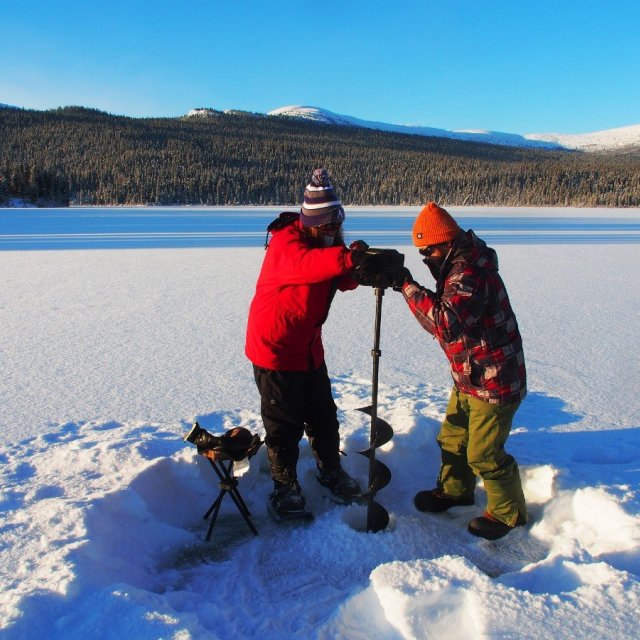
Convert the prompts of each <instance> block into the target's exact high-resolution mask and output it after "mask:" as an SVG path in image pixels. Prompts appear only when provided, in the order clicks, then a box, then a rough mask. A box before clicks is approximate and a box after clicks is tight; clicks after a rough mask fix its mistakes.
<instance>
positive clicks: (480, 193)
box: [0, 107, 640, 207]
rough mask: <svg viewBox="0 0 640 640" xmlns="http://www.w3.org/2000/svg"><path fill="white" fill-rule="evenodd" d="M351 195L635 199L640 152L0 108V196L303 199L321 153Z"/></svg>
mask: <svg viewBox="0 0 640 640" xmlns="http://www.w3.org/2000/svg"><path fill="white" fill-rule="evenodd" d="M320 165H323V166H326V167H327V168H328V169H329V171H330V173H331V175H332V177H333V181H334V184H335V186H336V190H337V192H338V194H339V196H340V197H341V199H342V201H343V202H344V203H345V204H347V205H355V204H360V205H419V204H422V203H424V202H425V201H426V200H427V199H433V200H437V201H438V202H442V203H444V204H448V205H462V204H469V205H509V206H524V205H530V206H554V205H555V206H558V205H560V206H569V205H571V206H612V207H630V206H639V205H640V154H638V153H628V154H626V155H613V154H595V153H590V154H586V153H575V152H559V151H546V150H537V149H522V148H514V147H504V146H498V145H489V144H480V143H475V142H463V141H457V140H447V139H442V138H428V137H424V136H416V135H405V134H394V133H387V132H381V131H374V130H369V129H360V128H351V127H343V126H332V125H322V124H316V123H310V122H304V121H300V120H295V119H290V118H274V117H267V116H259V115H255V114H248V113H242V112H240V113H238V112H234V113H230V114H224V113H216V114H214V116H213V117H207V118H199V117H191V118H162V119H155V118H150V119H146V118H127V117H122V116H113V115H109V114H106V113H103V112H100V111H96V110H92V109H85V108H80V107H66V108H63V109H56V110H53V111H31V110H23V109H13V108H8V109H0V203H1V202H6V201H7V200H8V199H9V198H12V197H17V198H24V199H28V200H30V201H32V202H35V203H39V204H43V205H50V204H54V203H55V204H59V205H68V204H72V205H133V204H148V205H186V204H189V205H282V206H287V205H295V204H299V203H300V201H301V199H302V192H303V190H304V185H305V183H306V182H307V180H308V178H309V177H310V175H311V171H312V170H313V168H314V167H317V166H320Z"/></svg>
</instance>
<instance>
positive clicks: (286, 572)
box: [0, 219, 640, 640]
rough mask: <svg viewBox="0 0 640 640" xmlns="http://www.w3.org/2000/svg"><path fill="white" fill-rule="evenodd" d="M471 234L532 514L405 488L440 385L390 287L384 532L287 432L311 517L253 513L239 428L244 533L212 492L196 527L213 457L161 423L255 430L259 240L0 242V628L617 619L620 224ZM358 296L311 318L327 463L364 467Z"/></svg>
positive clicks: (433, 357) (636, 507)
mask: <svg viewBox="0 0 640 640" xmlns="http://www.w3.org/2000/svg"><path fill="white" fill-rule="evenodd" d="M347 226H348V219H347ZM494 246H495V247H496V249H497V251H498V254H499V257H500V263H501V272H502V274H503V277H504V279H505V282H506V284H507V287H508V290H509V293H510V297H511V300H512V303H513V306H514V308H515V310H516V313H517V315H518V320H519V323H520V328H521V331H522V334H523V338H524V345H525V353H526V357H527V365H528V373H529V388H530V392H529V395H528V397H527V399H526V400H525V402H524V403H523V405H522V407H521V408H520V410H519V412H518V413H517V414H516V418H515V422H514V428H513V432H512V435H511V437H510V439H509V441H508V443H507V448H508V450H509V451H510V452H511V453H513V454H514V455H515V457H516V458H517V460H518V462H519V464H520V467H521V471H522V475H523V482H524V491H525V494H526V496H527V500H528V505H529V509H530V516H531V521H530V523H529V524H528V525H527V526H526V527H522V528H518V529H516V530H515V531H514V532H512V533H510V534H509V535H508V536H507V537H506V538H504V539H502V540H498V541H496V542H488V541H483V540H479V539H477V538H473V537H472V536H470V535H469V534H468V533H467V531H466V525H467V522H468V521H469V519H470V518H472V517H474V516H476V515H478V513H480V512H481V511H482V509H483V505H484V500H485V498H484V492H483V490H482V488H481V486H479V487H478V489H477V491H476V505H475V506H473V507H459V508H455V509H452V510H450V511H449V512H447V513H444V514H439V515H426V514H422V513H418V512H417V511H416V510H415V509H414V508H413V505H412V498H413V495H414V494H415V492H416V491H418V490H420V489H424V488H428V487H431V486H433V484H434V480H435V476H436V474H437V470H438V463H439V452H438V449H437V446H436V443H435V435H436V433H437V430H438V427H439V422H440V420H441V419H442V417H443V412H444V409H445V406H446V402H447V398H448V394H449V390H450V385H451V382H450V378H449V374H448V366H447V363H446V361H445V358H444V355H443V354H442V352H441V350H440V348H439V347H438V345H437V343H435V342H434V341H433V340H432V339H431V338H430V337H429V335H428V334H426V333H425V332H424V331H423V330H422V329H421V328H420V327H419V326H418V324H417V322H416V321H415V320H414V319H413V317H412V316H411V315H410V313H409V311H408V309H407V308H406V305H405V303H404V302H403V300H402V299H401V296H400V294H397V293H394V292H391V291H389V292H387V294H386V295H385V297H384V303H383V320H382V343H381V347H382V358H381V362H380V391H379V414H380V416H381V417H383V418H384V419H385V420H387V421H388V422H389V423H390V424H391V425H392V426H393V428H394V430H395V436H394V438H393V440H392V441H391V442H390V443H388V444H387V445H385V446H384V447H383V448H382V449H380V450H379V458H380V459H381V460H383V461H384V462H385V463H386V464H387V465H388V466H389V467H390V469H391V471H392V473H393V477H392V481H391V483H390V484H389V485H388V486H387V487H385V488H384V489H383V490H381V491H380V492H379V493H378V496H377V500H378V501H379V502H380V503H381V504H383V505H384V506H385V507H386V508H387V510H388V511H389V512H390V514H391V523H390V526H389V527H388V529H386V530H385V531H384V532H380V533H377V534H372V533H365V532H364V531H363V528H364V513H363V509H362V508H361V507H353V506H352V507H346V508H345V507H341V506H338V505H336V504H334V503H333V502H331V501H330V500H328V499H327V498H326V496H325V495H324V493H323V490H322V488H321V487H320V485H319V484H318V483H317V482H316V480H315V477H314V463H313V460H312V457H311V454H310V451H309V448H308V445H307V444H306V440H305V441H303V444H302V451H301V459H300V463H299V467H298V469H299V475H300V479H301V484H302V487H303V490H304V492H305V495H306V496H307V501H308V505H309V507H310V508H311V510H312V511H313V512H314V513H315V515H316V518H315V520H314V521H313V522H312V523H308V524H304V525H284V526H283V525H277V524H275V523H274V522H272V521H271V519H270V518H269V517H268V514H267V511H266V501H267V496H268V494H269V491H270V488H271V482H270V476H269V474H268V470H267V467H268V465H267V461H266V451H265V448H264V447H262V448H261V450H260V451H259V453H258V455H257V456H256V457H255V458H253V459H252V460H251V464H250V466H249V467H248V468H245V469H244V470H241V475H240V478H239V489H240V492H241V493H242V495H243V496H244V498H245V499H246V500H247V502H248V505H249V508H250V509H251V511H252V512H253V514H254V522H255V524H256V526H257V528H258V530H259V535H258V536H253V534H251V532H250V531H249V529H248V528H247V527H246V525H245V523H244V522H243V521H242V519H241V517H240V516H239V514H238V513H237V511H236V509H235V507H234V505H233V504H232V503H231V501H230V500H228V499H225V501H224V502H223V508H222V512H221V515H220V518H219V521H218V523H217V524H216V527H215V529H214V534H213V538H212V540H211V542H205V541H204V536H205V532H206V529H207V522H206V521H204V520H203V519H202V516H203V514H204V512H205V511H206V510H207V508H208V507H209V505H210V504H211V502H212V501H213V500H214V498H215V497H216V495H217V492H218V487H217V479H216V478H215V476H214V474H213V471H212V469H211V467H210V466H209V465H208V464H207V461H206V460H205V459H204V458H202V457H201V456H198V455H197V454H196V451H195V449H194V447H193V446H191V445H188V444H186V443H184V442H183V441H182V439H181V438H182V436H183V435H184V433H185V432H186V431H187V430H188V428H189V425H190V423H191V422H192V421H193V420H194V419H198V420H199V421H200V423H201V424H202V425H203V426H204V427H205V428H207V429H208V430H209V431H211V432H213V433H222V432H224V431H225V430H227V429H229V428H231V427H232V426H243V427H246V428H248V429H250V430H251V431H253V432H256V433H261V434H262V433H263V430H262V425H261V421H260V416H259V398H258V394H257V391H256V390H255V385H254V382H253V379H252V372H251V366H250V363H249V362H248V361H247V360H246V359H245V357H244V354H243V342H244V328H245V322H246V315H247V309H248V305H249V302H250V299H251V297H252V293H253V289H254V284H255V280H256V277H257V274H258V271H259V268H260V264H261V261H262V257H263V255H264V254H263V251H262V249H260V248H255V249H253V248H234V249H231V248H224V249H156V250H149V249H144V250H141V249H131V250H123V249H106V250H85V251H55V250H52V251H13V252H8V251H7V252H1V253H0V280H1V281H2V283H3V284H2V288H1V289H0V326H2V342H1V344H0V362H1V366H2V371H3V376H2V379H1V381H0V391H1V395H0V397H1V398H2V402H1V403H0V421H1V424H2V432H1V435H0V442H2V446H1V447H0V474H1V478H2V480H1V484H0V530H1V531H2V537H1V539H0V545H1V548H2V555H1V559H0V629H1V630H2V635H3V638H6V639H7V640H14V639H18V638H20V639H28V640H31V639H33V640H35V639H36V638H38V639H40V638H50V639H65V640H69V639H75V638H78V639H80V638H82V639H87V638H114V639H115V638H125V637H126V638H136V639H146V638H149V639H151V638H175V639H186V638H262V639H279V638H284V637H287V638H301V639H303V638H304V639H308V638H319V639H320V638H321V639H329V638H349V639H362V640H364V639H370V638H376V639H385V640H397V639H400V638H447V639H449V640H451V639H455V638H465V639H469V638H471V639H489V638H496V639H497V638H536V639H541V638H542V639H545V638H548V639H562V638H567V639H574V638H581V637H588V638H593V639H598V638H608V639H609V638H635V637H637V617H638V607H639V604H640V501H639V496H638V488H639V486H640V439H639V438H638V429H639V428H640V415H639V411H638V400H637V398H638V386H637V384H638V383H637V381H638V379H640V370H639V366H638V355H637V349H636V348H635V344H636V342H637V331H638V319H639V318H638V299H639V298H640V285H639V284H638V283H639V282H640V277H639V276H640V273H639V269H638V265H639V263H638V257H637V252H638V249H637V246H635V245H634V244H610V245H606V244H599V245H597V246H594V245H588V244H577V245H573V244H566V245H563V244H554V245H537V244H528V245H527V244H525V245H494ZM398 248H399V249H400V250H402V251H405V252H406V254H407V264H408V266H409V268H410V269H411V271H412V272H413V274H414V276H415V277H416V279H418V280H419V281H421V282H423V283H424V284H430V283H431V279H430V277H429V276H428V275H427V273H426V270H425V268H424V266H423V265H422V264H421V262H420V261H419V256H417V255H416V254H415V251H414V250H413V249H412V248H411V247H407V246H398ZM374 301H375V299H374V296H373V292H372V290H371V289H368V288H359V289H358V290H356V291H354V292H347V293H344V294H340V295H338V296H336V299H335V301H334V306H333V308H332V311H331V314H330V317H329V320H328V323H327V325H326V327H325V331H324V335H325V346H326V350H327V357H328V366H329V371H330V373H331V375H332V382H333V387H334V391H335V396H336V401H337V404H338V407H339V416H340V419H341V424H342V448H343V449H344V451H345V452H346V453H347V457H346V458H344V466H345V468H347V469H348V470H349V471H350V472H351V473H352V474H353V475H355V476H357V477H358V478H360V479H361V480H362V481H365V480H366V477H367V475H366V474H367V461H366V460H365V458H363V457H362V456H359V455H358V454H357V451H359V450H362V449H364V448H365V447H366V446H367V443H368V436H369V423H368V418H367V416H365V415H364V414H362V413H360V412H358V411H356V410H355V409H356V408H357V407H361V406H365V405H367V404H368V403H369V400H370V393H371V356H370V350H371V344H372V340H373V316H374Z"/></svg>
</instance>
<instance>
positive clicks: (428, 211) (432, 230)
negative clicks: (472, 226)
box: [413, 202, 460, 247]
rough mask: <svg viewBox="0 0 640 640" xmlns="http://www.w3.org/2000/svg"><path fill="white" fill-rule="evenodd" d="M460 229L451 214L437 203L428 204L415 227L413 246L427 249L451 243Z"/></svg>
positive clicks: (417, 219) (419, 215)
mask: <svg viewBox="0 0 640 640" xmlns="http://www.w3.org/2000/svg"><path fill="white" fill-rule="evenodd" d="M458 233H460V227H459V226H458V223H457V222H456V221H455V220H454V219H453V218H452V217H451V216H450V215H449V213H448V212H447V211H446V210H445V209H443V208H442V207H439V206H438V205H437V204H436V203H435V202H427V204H426V205H425V206H424V207H423V209H422V211H421V212H420V213H419V214H418V217H417V218H416V221H415V223H414V225H413V244H415V245H416V247H426V246H429V245H434V244H442V243H443V242H451V240H453V239H454V238H455V237H456V236H457V235H458Z"/></svg>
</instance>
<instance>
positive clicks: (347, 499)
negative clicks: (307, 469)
mask: <svg viewBox="0 0 640 640" xmlns="http://www.w3.org/2000/svg"><path fill="white" fill-rule="evenodd" d="M316 478H317V479H318V482H319V483H320V484H321V485H322V486H323V487H327V489H329V491H331V493H332V494H333V495H334V497H335V498H337V499H338V500H339V502H342V503H343V504H350V503H351V502H353V500H355V499H356V498H357V497H358V496H360V495H361V494H362V488H361V487H360V483H359V482H358V481H357V480H356V479H354V478H352V477H351V476H350V475H349V474H348V473H347V472H346V471H345V470H344V469H343V468H342V467H338V468H337V469H332V470H328V469H321V468H320V467H318V475H317V476H316Z"/></svg>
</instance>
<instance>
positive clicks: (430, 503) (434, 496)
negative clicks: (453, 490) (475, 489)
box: [413, 489, 474, 513]
mask: <svg viewBox="0 0 640 640" xmlns="http://www.w3.org/2000/svg"><path fill="white" fill-rule="evenodd" d="M413 503H414V504H415V505H416V509H417V510H418V511H427V512H428V513H440V512H442V511H446V510H447V509H451V507H466V506H469V505H472V504H473V503H474V499H473V496H471V497H470V498H458V497H456V496H448V495H447V494H446V493H443V492H442V489H429V490H427V491H418V493H416V495H415V498H414V499H413Z"/></svg>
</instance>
